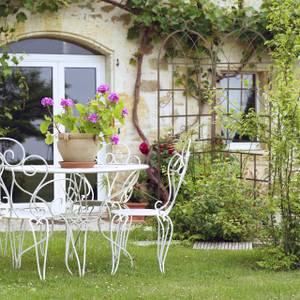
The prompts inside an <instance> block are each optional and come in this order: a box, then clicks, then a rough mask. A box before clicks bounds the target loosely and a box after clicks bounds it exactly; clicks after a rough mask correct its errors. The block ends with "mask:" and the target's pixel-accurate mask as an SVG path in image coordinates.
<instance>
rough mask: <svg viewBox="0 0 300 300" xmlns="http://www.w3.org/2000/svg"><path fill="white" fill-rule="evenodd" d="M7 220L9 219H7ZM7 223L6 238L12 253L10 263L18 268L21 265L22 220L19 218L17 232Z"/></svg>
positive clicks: (23, 230) (23, 232)
mask: <svg viewBox="0 0 300 300" xmlns="http://www.w3.org/2000/svg"><path fill="white" fill-rule="evenodd" d="M8 221H10V220H9V219H8ZM7 225H8V230H7V233H8V239H9V241H10V248H11V254H12V265H13V268H16V269H19V268H20V267H21V260H22V250H23V241H24V235H25V228H24V220H21V223H20V228H19V231H18V232H16V231H14V230H11V228H10V226H11V224H10V222H8V223H7Z"/></svg>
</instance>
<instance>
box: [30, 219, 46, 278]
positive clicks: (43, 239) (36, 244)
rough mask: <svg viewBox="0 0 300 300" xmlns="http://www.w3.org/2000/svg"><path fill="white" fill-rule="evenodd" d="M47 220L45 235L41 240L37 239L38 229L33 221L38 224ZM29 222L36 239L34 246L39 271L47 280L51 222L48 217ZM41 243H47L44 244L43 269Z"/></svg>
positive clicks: (40, 275)
mask: <svg viewBox="0 0 300 300" xmlns="http://www.w3.org/2000/svg"><path fill="white" fill-rule="evenodd" d="M44 222H45V237H44V238H42V239H41V240H39V241H38V240H37V236H36V231H35V229H34V225H33V223H38V224H37V225H40V224H43V223H44ZM29 224H30V227H31V232H32V235H33V240H34V248H35V254H36V263H37V269H38V273H39V277H40V279H41V280H45V279H46V266H47V255H48V242H49V223H48V220H47V219H43V220H38V221H37V220H35V219H31V220H29ZM41 243H45V246H44V253H43V255H41V256H43V258H44V261H43V266H42V270H41V263H40V253H39V252H40V250H41V249H40V244H41Z"/></svg>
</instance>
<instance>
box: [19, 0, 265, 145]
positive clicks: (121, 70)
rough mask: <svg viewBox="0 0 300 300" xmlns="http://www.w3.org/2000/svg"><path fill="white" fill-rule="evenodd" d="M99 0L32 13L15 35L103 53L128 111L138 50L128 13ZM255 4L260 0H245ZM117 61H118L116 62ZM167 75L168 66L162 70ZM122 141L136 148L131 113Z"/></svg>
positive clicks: (151, 105) (148, 84)
mask: <svg viewBox="0 0 300 300" xmlns="http://www.w3.org/2000/svg"><path fill="white" fill-rule="evenodd" d="M100 2H101V1H81V2H80V3H79V4H74V5H71V6H69V7H67V8H64V9H61V10H60V11H59V12H58V13H44V14H43V15H40V14H32V15H30V16H29V18H28V20H27V21H26V22H25V23H22V24H18V26H17V30H16V34H15V38H16V40H18V39H24V38H32V37H53V38H58V39H64V40H67V41H71V42H72V41H73V42H75V43H78V44H80V45H82V46H87V47H89V48H93V49H94V50H96V51H98V52H99V54H102V55H105V58H106V74H105V78H106V83H109V84H110V85H111V86H112V88H113V89H114V90H115V91H117V92H119V93H122V95H123V97H124V98H125V102H126V106H127V107H128V109H129V112H131V111H132V103H133V90H134V83H135V75H136V69H135V66H133V65H131V64H129V61H130V59H131V58H132V57H133V55H134V53H135V52H136V51H137V47H138V45H137V43H136V42H134V41H129V40H127V29H128V27H129V24H130V16H129V14H127V13H125V12H124V11H122V10H120V9H118V8H114V7H112V6H110V5H107V4H105V3H100ZM217 2H218V1H217ZM219 2H220V5H224V4H225V5H231V2H232V1H230V0H229V1H219ZM246 2H247V3H246V4H249V5H253V6H255V7H257V6H258V5H259V3H260V1H253V0H252V1H246ZM158 46H159V45H156V46H155V47H154V49H153V51H152V53H151V54H149V55H147V57H146V59H145V61H144V65H143V72H142V86H141V96H142V97H141V103H140V105H139V111H138V115H139V118H140V123H141V126H142V128H143V130H144V131H145V134H146V135H147V136H148V137H149V139H150V140H153V139H155V138H156V134H157V104H156V103H157V93H156V91H157V71H156V68H157V57H158ZM117 62H118V63H117ZM164 73H165V75H163V76H166V78H167V77H168V69H165V70H164ZM121 140H122V141H123V142H126V143H128V144H130V145H131V148H132V150H133V151H137V149H138V145H139V143H140V139H139V137H138V136H137V134H136V131H135V129H134V127H133V124H132V122H131V113H130V114H129V118H128V121H127V123H126V126H125V128H123V129H122V132H121Z"/></svg>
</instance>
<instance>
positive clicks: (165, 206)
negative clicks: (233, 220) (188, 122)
mask: <svg viewBox="0 0 300 300" xmlns="http://www.w3.org/2000/svg"><path fill="white" fill-rule="evenodd" d="M190 145H191V140H189V141H188V142H187V144H186V145H185V147H184V149H183V150H182V151H181V153H176V154H174V155H173V157H172V158H171V159H170V161H169V164H168V169H167V176H168V183H169V198H168V200H167V201H166V202H165V203H163V202H162V201H161V200H158V201H157V202H156V204H155V208H154V209H128V208H120V209H116V210H112V211H111V213H112V216H113V217H112V220H111V226H110V241H111V249H112V270H111V274H112V275H114V274H115V273H116V272H117V270H118V266H119V262H120V255H121V252H123V253H125V254H126V255H127V256H128V257H129V259H130V261H131V264H133V259H132V257H131V255H130V254H129V253H128V251H127V249H126V245H127V240H128V235H129V232H130V227H131V223H132V217H133V216H153V217H155V218H156V219H157V224H158V232H157V235H158V236H157V259H158V263H159V268H160V271H161V272H162V273H164V272H165V260H166V257H167V253H168V249H169V246H170V243H171V240H172V235H173V223H172V220H171V218H170V217H169V213H170V211H171V209H172V208H173V206H174V204H175V200H176V197H177V194H178V192H179V189H180V186H181V184H182V182H183V179H184V176H185V173H186V171H187V167H188V161H189V156H190ZM115 224H117V225H116V226H114V225H115Z"/></svg>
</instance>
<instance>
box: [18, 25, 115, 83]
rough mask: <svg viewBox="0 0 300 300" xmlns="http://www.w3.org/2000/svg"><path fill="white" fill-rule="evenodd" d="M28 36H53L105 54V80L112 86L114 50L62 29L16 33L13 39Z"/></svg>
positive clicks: (21, 38)
mask: <svg viewBox="0 0 300 300" xmlns="http://www.w3.org/2000/svg"><path fill="white" fill-rule="evenodd" d="M29 38H55V39H60V40H64V41H67V42H73V43H75V44H78V45H79V46H82V47H87V48H90V49H93V50H94V51H96V52H99V54H100V55H104V56H105V81H106V83H108V84H110V85H111V86H112V87H114V66H115V62H114V61H115V59H114V56H115V55H114V50H113V49H111V48H109V47H107V46H106V45H103V44H101V43H99V42H98V41H96V40H94V39H91V38H89V37H86V36H83V35H80V34H74V33H71V32H64V31H54V30H53V31H31V32H25V33H22V34H16V35H15V39H14V41H18V40H24V39H29Z"/></svg>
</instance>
